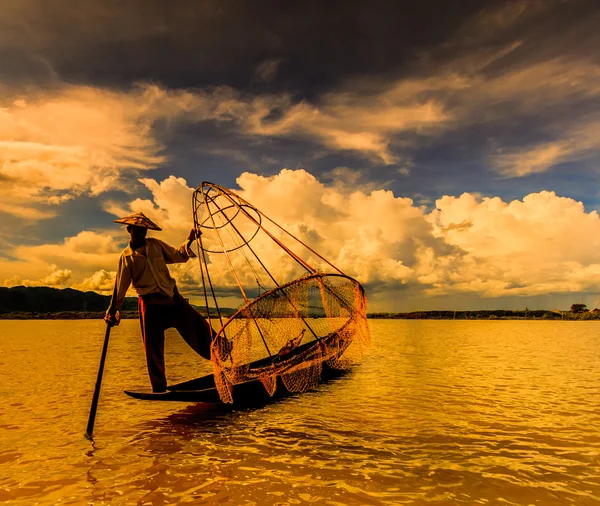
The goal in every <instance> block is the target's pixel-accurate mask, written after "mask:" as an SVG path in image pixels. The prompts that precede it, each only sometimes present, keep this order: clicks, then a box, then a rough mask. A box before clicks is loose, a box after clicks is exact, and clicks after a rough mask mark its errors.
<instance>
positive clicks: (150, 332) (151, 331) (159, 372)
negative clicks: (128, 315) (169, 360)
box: [138, 288, 216, 392]
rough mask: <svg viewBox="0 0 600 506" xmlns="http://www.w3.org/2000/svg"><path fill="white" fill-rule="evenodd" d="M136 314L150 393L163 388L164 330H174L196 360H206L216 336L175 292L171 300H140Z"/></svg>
mask: <svg viewBox="0 0 600 506" xmlns="http://www.w3.org/2000/svg"><path fill="white" fill-rule="evenodd" d="M138 310H139V315H140V325H141V328H142V337H143V339H144V349H145V350H146V363H147V365H148V375H149V376H150V383H151V385H152V390H153V391H154V392H163V391H164V390H165V389H166V388H167V378H166V375H165V330H167V329H169V328H175V329H177V332H179V334H180V335H181V337H182V338H183V339H184V340H185V342H186V343H187V344H188V345H189V346H190V347H191V348H192V349H193V350H194V351H195V352H196V353H198V354H199V355H200V356H202V357H203V358H206V359H208V360H210V345H211V342H212V339H213V337H214V336H215V335H216V332H215V331H214V330H213V329H212V328H211V327H210V325H209V323H208V322H207V321H206V320H205V319H204V317H203V316H202V315H201V314H200V313H198V312H197V311H196V310H195V309H194V308H193V307H192V306H191V305H190V304H189V303H188V301H187V300H185V299H184V298H183V297H182V296H181V295H180V293H179V292H178V291H177V288H175V293H174V295H173V297H172V298H171V297H167V296H166V295H165V296H163V297H162V298H156V297H154V298H153V297H148V296H143V297H140V298H139V299H138Z"/></svg>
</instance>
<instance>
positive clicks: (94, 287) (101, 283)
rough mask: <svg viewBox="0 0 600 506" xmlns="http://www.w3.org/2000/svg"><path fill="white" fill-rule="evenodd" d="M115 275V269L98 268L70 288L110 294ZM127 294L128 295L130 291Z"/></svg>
mask: <svg viewBox="0 0 600 506" xmlns="http://www.w3.org/2000/svg"><path fill="white" fill-rule="evenodd" d="M116 275H117V273H116V271H107V270H104V269H100V270H99V271H96V272H94V273H93V274H92V275H91V276H89V277H87V278H85V279H84V280H83V281H82V282H81V283H76V284H74V285H73V286H72V288H75V289H76V290H81V291H83V292H87V291H93V292H98V293H101V294H104V295H110V294H112V292H113V288H114V286H115V278H116ZM128 295H130V293H129V294H128Z"/></svg>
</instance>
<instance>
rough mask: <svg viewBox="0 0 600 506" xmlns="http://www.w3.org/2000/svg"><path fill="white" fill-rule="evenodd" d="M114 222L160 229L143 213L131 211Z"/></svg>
mask: <svg viewBox="0 0 600 506" xmlns="http://www.w3.org/2000/svg"><path fill="white" fill-rule="evenodd" d="M115 223H123V224H125V225H133V226H134V227H142V228H149V229H150V230H162V228H160V227H159V226H158V225H157V224H156V223H154V222H153V221H152V220H151V219H150V218H148V217H147V216H146V215H145V214H144V213H133V214H130V215H129V216H125V217H123V218H119V219H118V220H115Z"/></svg>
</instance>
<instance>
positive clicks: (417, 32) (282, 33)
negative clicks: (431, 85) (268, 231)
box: [0, 0, 492, 96]
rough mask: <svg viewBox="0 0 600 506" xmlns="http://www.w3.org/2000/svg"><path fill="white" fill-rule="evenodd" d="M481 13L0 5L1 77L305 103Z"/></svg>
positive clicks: (375, 5) (228, 5) (405, 56)
mask: <svg viewBox="0 0 600 506" xmlns="http://www.w3.org/2000/svg"><path fill="white" fill-rule="evenodd" d="M491 4H492V2H490V1H489V0H487V1H482V0H478V1H475V0H470V1H463V2H460V3H456V2H454V3H450V2H442V1H433V2H432V1H429V2H388V1H371V2H356V1H330V2H322V1H304V2H265V1H253V2H245V1H202V2H199V1H195V0H194V1H178V2H164V1H162V0H160V1H158V0H143V1H142V0H131V1H127V2H122V1H116V0H109V1H107V0H103V1H98V0H85V1H79V2H76V3H73V2H71V1H67V0H65V1H60V0H54V1H44V0H37V1H34V0H21V1H18V2H14V1H12V0H5V1H3V2H2V3H1V4H0V12H1V14H2V15H1V16H0V34H1V35H0V57H1V58H0V59H1V60H2V62H3V65H2V68H1V69H0V72H1V76H2V79H3V80H4V81H5V82H7V81H12V82H35V83H38V84H39V83H43V82H47V81H53V80H63V81H68V82H71V83H83V84H94V85H109V86H129V85H130V84H131V82H133V81H139V80H150V81H159V82H160V83H162V84H164V85H165V86H168V87H204V86H209V85H221V84H228V85H232V86H235V87H251V88H256V89H260V88H261V87H264V86H267V85H268V86H269V87H270V89H277V90H287V91H292V92H294V93H297V94H298V95H300V96H310V95H312V94H314V93H318V92H319V91H320V90H322V89H324V88H327V87H329V86H332V85H333V84H335V83H338V82H339V81H340V80H341V79H343V78H344V77H347V76H360V75H365V74H381V73H383V74H389V73H398V72H401V71H403V70H404V69H406V68H408V67H410V66H411V65H412V64H413V61H414V59H415V55H417V54H418V52H419V51H423V52H425V51H427V50H428V49H430V48H433V47H436V46H438V45H440V44H441V43H443V42H444V41H445V40H447V39H448V38H449V37H450V36H451V34H452V33H454V32H455V31H456V30H457V29H459V28H460V26H461V24H462V23H463V21H464V19H465V17H468V16H469V15H470V14H472V13H475V12H477V11H479V10H480V9H482V8H483V7H486V8H489V7H490V5H491ZM257 77H258V78H257Z"/></svg>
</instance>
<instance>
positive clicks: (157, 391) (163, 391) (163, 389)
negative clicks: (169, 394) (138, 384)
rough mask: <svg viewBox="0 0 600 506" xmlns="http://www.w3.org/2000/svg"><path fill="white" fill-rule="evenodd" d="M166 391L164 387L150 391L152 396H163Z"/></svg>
mask: <svg viewBox="0 0 600 506" xmlns="http://www.w3.org/2000/svg"><path fill="white" fill-rule="evenodd" d="M166 391H167V389H166V387H163V388H153V389H152V393H153V394H164V393H165V392H166Z"/></svg>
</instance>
